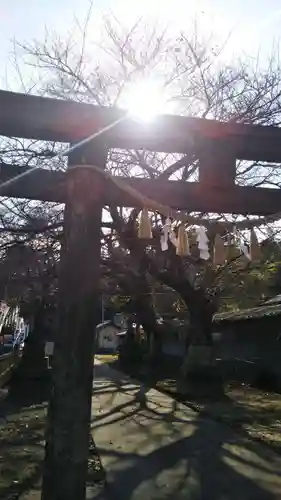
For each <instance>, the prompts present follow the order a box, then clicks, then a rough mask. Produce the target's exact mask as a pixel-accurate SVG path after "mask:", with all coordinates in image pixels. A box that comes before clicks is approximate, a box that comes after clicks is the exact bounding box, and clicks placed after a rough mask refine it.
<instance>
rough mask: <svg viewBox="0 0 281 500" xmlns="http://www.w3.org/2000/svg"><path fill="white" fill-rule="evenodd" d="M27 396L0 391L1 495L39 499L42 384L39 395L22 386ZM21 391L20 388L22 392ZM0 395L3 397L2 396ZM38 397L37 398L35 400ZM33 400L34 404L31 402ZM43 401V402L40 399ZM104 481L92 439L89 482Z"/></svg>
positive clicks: (6, 499)
mask: <svg viewBox="0 0 281 500" xmlns="http://www.w3.org/2000/svg"><path fill="white" fill-rule="evenodd" d="M25 391H26V392H27V393H28V397H26V398H25V397H24V395H23V397H21V398H19V396H18V394H13V395H12V396H11V397H9V396H8V394H7V390H1V394H0V398H1V400H0V498H1V500H10V499H13V500H14V499H18V498H20V499H21V500H38V499H39V498H40V486H41V477H42V460H43V456H44V429H45V421H46V414H47V406H46V402H45V401H44V399H46V394H44V393H45V391H44V387H42V392H41V396H42V397H40V398H38V396H39V395H38V391H37V390H34V387H32V388H31V387H30V386H29V387H28V386H26V387H25ZM21 392H22V391H21ZM1 396H2V397H1ZM38 399H39V401H38ZM32 400H35V401H36V403H35V404H32ZM40 400H43V401H40ZM103 480H104V471H103V468H102V466H101V462H100V459H99V456H98V454H97V451H96V448H95V445H94V443H93V441H92V439H91V442H90V447H89V459H88V485H89V486H90V485H92V484H93V485H100V484H102V483H103Z"/></svg>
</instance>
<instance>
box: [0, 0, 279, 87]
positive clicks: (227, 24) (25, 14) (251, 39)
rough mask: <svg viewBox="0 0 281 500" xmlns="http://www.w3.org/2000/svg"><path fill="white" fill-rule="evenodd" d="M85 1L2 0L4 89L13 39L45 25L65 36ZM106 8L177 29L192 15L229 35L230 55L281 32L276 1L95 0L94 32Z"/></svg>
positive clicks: (266, 45) (265, 43)
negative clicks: (148, 17) (142, 17)
mask: <svg viewBox="0 0 281 500" xmlns="http://www.w3.org/2000/svg"><path fill="white" fill-rule="evenodd" d="M88 5H89V0H0V22H1V30H0V79H1V80H0V85H1V86H2V87H5V85H6V84H5V77H6V75H7V74H8V75H9V71H8V70H9V64H10V62H9V60H10V54H11V51H12V48H13V44H12V40H13V39H14V38H15V39H16V40H17V41H19V42H21V41H31V40H32V39H34V38H36V39H40V38H43V37H44V30H45V27H47V28H48V29H49V30H50V31H52V30H54V31H56V32H58V33H60V34H61V35H63V34H64V33H65V32H67V31H68V30H69V29H70V27H71V24H72V21H73V15H74V14H75V15H76V16H77V17H78V18H80V19H81V18H83V17H84V16H85V14H86V12H87V8H88ZM160 5H161V9H160V8H159V6H160ZM108 9H112V10H113V11H114V13H115V14H116V16H117V17H118V19H119V20H122V21H123V20H126V22H128V23H130V22H131V20H133V19H134V18H135V17H136V16H139V15H144V16H145V15H149V16H153V17H155V18H156V19H157V21H158V22H159V21H160V22H161V21H162V22H163V24H167V22H169V25H170V27H171V25H172V26H174V29H175V30H179V29H182V28H183V27H186V26H187V25H188V22H189V20H190V19H191V18H194V14H195V13H196V15H197V16H199V18H200V24H201V26H202V27H203V28H204V29H206V31H207V30H210V29H212V31H213V32H215V33H216V34H218V35H219V36H221V38H222V39H226V37H227V36H228V35H229V33H232V34H231V37H230V40H229V42H228V46H227V48H226V51H227V54H229V55H232V54H233V53H239V52H240V51H242V50H244V51H246V52H247V53H251V54H252V55H254V54H255V53H256V51H257V49H258V47H261V48H262V49H263V50H264V51H270V50H271V47H272V44H273V42H275V43H276V42H277V41H278V40H279V38H280V35H281V3H280V0H267V1H265V0H236V1H235V2H227V1H225V0H162V1H160V0H142V1H140V2H137V0H94V16H95V17H94V19H95V23H96V29H97V31H98V26H99V24H100V17H101V15H102V14H103V13H105V12H106V11H108Z"/></svg>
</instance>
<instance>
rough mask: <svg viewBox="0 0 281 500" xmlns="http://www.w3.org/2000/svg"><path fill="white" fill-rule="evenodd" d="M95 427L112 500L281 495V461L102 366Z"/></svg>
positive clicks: (202, 499) (233, 498)
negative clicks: (280, 476)
mask: <svg viewBox="0 0 281 500" xmlns="http://www.w3.org/2000/svg"><path fill="white" fill-rule="evenodd" d="M95 372H96V373H95V380H96V383H95V390H94V396H95V397H94V400H93V401H94V412H95V416H94V417H93V422H92V428H93V432H94V435H95V439H96V443H97V447H98V449H99V452H100V453H101V456H102V460H103V462H104V466H105V467H106V470H107V476H108V490H107V493H108V495H109V497H110V498H114V499H116V500H119V499H123V500H129V499H134V500H135V499H138V500H139V499H150V498H153V499H154V500H155V499H172V498H173V499H183V498H184V499H192V500H195V499H196V500H209V499H210V500H213V499H217V500H228V499H229V500H236V499H237V500H238V499H241V498H243V500H250V499H253V500H254V499H255V500H259V499H263V500H272V499H279V498H281V479H280V478H279V475H280V467H281V459H280V458H279V457H278V456H277V455H276V454H274V453H272V451H271V450H269V449H268V448H266V447H265V446H261V445H260V444H258V443H255V442H251V441H249V440H247V439H246V438H245V437H244V436H239V435H237V434H235V433H234V432H233V430H232V429H230V428H229V427H228V426H226V425H224V424H220V423H218V422H215V421H213V420H211V419H208V418H206V417H205V416H202V415H198V413H195V412H194V411H193V410H192V409H190V408H188V407H187V406H183V405H182V404H181V403H178V402H177V401H175V400H172V399H170V398H168V397H167V396H165V395H163V394H161V393H159V392H158V391H153V390H152V391H151V390H150V391H149V390H147V389H146V388H145V387H144V386H141V385H140V384H139V383H137V382H132V381H131V380H129V379H127V378H126V377H124V376H122V375H120V373H119V374H118V372H116V371H115V370H110V369H109V368H108V366H106V365H99V366H97V367H96V370H95Z"/></svg>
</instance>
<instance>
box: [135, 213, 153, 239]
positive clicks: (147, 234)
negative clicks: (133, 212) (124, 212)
mask: <svg viewBox="0 0 281 500" xmlns="http://www.w3.org/2000/svg"><path fill="white" fill-rule="evenodd" d="M138 237H139V238H141V239H145V240H151V239H152V230H151V224H150V219H149V215H148V210H147V208H143V209H142V211H141V214H140V224H139V230H138Z"/></svg>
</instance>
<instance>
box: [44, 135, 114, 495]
mask: <svg viewBox="0 0 281 500" xmlns="http://www.w3.org/2000/svg"><path fill="white" fill-rule="evenodd" d="M106 156H107V151H106V147H105V146H104V145H103V144H101V143H98V142H97V141H93V142H91V143H90V144H88V145H87V146H83V149H82V148H81V149H79V150H75V151H74V152H72V153H71V155H70V157H69V168H68V171H67V203H66V207H65V219H64V240H63V244H62V250H61V263H60V281H59V318H58V331H57V332H56V335H55V350H54V359H53V388H52V394H51V398H50V402H49V407H48V419H47V430H46V450H45V462H44V474H43V490H42V500H66V499H67V500H84V499H85V495H86V479H87V460H88V445H89V431H90V420H91V398H92V381H93V354H94V342H95V326H96V324H97V322H98V320H99V317H98V315H99V309H98V304H99V281H100V230H101V216H102V204H103V203H102V200H103V186H104V183H103V180H102V178H100V177H99V176H98V175H97V174H95V173H94V172H93V171H91V170H90V169H89V168H83V167H79V168H70V167H72V166H73V165H81V160H82V158H83V160H84V163H86V164H95V165H98V166H99V167H104V165H105V162H106Z"/></svg>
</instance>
